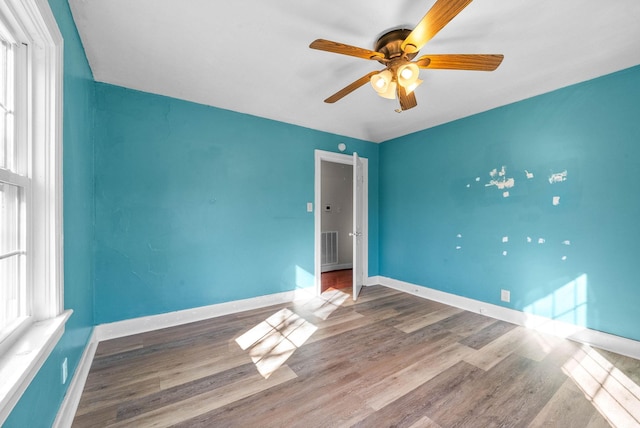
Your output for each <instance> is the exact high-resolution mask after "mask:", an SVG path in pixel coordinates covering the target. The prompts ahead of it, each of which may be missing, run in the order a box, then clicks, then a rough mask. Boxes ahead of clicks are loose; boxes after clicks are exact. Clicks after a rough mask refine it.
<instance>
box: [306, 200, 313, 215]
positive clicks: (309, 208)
mask: <svg viewBox="0 0 640 428" xmlns="http://www.w3.org/2000/svg"><path fill="white" fill-rule="evenodd" d="M307 212H308V213H312V212H313V202H307Z"/></svg>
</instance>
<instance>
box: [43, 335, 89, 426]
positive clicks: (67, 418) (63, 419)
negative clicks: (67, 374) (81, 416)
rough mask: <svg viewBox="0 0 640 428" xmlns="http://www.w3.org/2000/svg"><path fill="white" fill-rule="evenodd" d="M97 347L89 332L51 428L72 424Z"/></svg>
mask: <svg viewBox="0 0 640 428" xmlns="http://www.w3.org/2000/svg"><path fill="white" fill-rule="evenodd" d="M97 347H98V341H97V340H96V332H95V329H94V330H93V331H92V332H91V337H90V338H89V342H88V343H87V346H86V347H85V348H84V352H83V353H82V357H81V358H80V361H79V362H78V367H76V371H75V373H74V375H73V378H72V379H71V383H70V384H69V388H68V389H67V393H66V394H65V396H64V399H63V400H62V404H61V405H60V408H59V409H58V414H57V415H56V420H55V421H54V422H53V428H67V427H70V426H71V424H72V423H73V418H74V417H75V415H76V411H77V410H78V404H79V403H80V397H81V396H82V391H83V390H84V384H85V383H86V381H87V376H88V375H89V369H90V368H91V363H92V362H93V356H94V355H95V353H96V348H97Z"/></svg>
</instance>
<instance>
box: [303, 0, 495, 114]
mask: <svg viewBox="0 0 640 428" xmlns="http://www.w3.org/2000/svg"><path fill="white" fill-rule="evenodd" d="M471 1H472V0H436V2H435V4H434V5H433V7H431V9H429V11H428V12H427V14H426V15H425V16H424V17H423V18H422V20H421V21H420V22H419V23H418V25H417V26H416V27H415V28H414V29H413V30H408V29H404V28H403V29H395V30H391V31H389V32H387V33H385V34H383V35H382V36H380V38H379V39H378V41H377V42H376V44H375V47H374V49H375V51H372V50H368V49H363V48H359V47H356V46H350V45H345V44H342V43H338V42H332V41H330V40H324V39H317V40H314V41H313V42H312V43H311V44H310V45H309V47H310V48H312V49H318V50H321V51H328V52H333V53H338V54H342V55H349V56H354V57H357V58H363V59H368V60H375V61H378V62H380V63H381V64H383V65H384V66H385V67H386V68H385V69H384V70H382V71H372V72H371V73H368V74H366V75H364V76H362V77H361V78H359V79H358V80H356V81H355V82H353V83H351V84H350V85H347V86H346V87H344V88H342V89H340V90H339V91H338V92H336V93H335V94H333V95H331V96H330V97H329V98H327V99H326V100H324V102H326V103H335V102H336V101H338V100H340V99H341V98H343V97H345V96H346V95H348V94H350V93H351V92H353V91H355V90H356V89H358V88H359V87H361V86H362V85H364V84H365V83H367V82H370V83H371V85H372V86H373V89H375V91H376V92H377V93H378V95H380V96H381V97H384V98H389V99H395V98H396V96H397V98H398V100H399V102H400V109H401V110H400V111H402V110H409V109H411V108H413V107H415V106H417V105H418V103H417V101H416V96H415V93H414V89H415V88H417V87H418V85H420V84H421V83H422V80H420V78H419V72H420V69H421V68H425V69H448V70H479V71H493V70H495V69H496V68H498V66H499V65H500V63H501V62H502V59H503V58H504V55H493V54H444V55H443V54H439V55H423V56H421V57H420V58H418V59H417V60H416V61H412V60H413V59H414V58H415V57H416V56H417V55H418V51H419V50H420V49H422V47H423V46H424V45H425V44H426V43H427V42H428V41H429V40H431V39H432V38H433V36H435V35H436V34H437V33H438V32H439V31H440V30H441V29H442V28H444V26H445V25H447V24H448V23H449V21H451V20H452V19H453V18H454V17H455V16H456V15H458V14H459V13H460V12H461V11H462V10H463V9H464V8H465V7H467V5H469V3H471Z"/></svg>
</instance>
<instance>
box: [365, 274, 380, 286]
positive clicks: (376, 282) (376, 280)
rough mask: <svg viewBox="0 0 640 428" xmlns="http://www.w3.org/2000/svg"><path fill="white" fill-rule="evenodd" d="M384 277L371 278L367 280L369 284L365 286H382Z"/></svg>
mask: <svg viewBox="0 0 640 428" xmlns="http://www.w3.org/2000/svg"><path fill="white" fill-rule="evenodd" d="M380 281H382V277H381V276H377V275H376V276H370V277H369V278H367V282H366V283H365V285H367V286H368V285H382V282H380Z"/></svg>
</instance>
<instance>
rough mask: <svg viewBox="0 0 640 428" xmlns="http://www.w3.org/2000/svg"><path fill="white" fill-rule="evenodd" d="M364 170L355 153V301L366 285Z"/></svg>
mask: <svg viewBox="0 0 640 428" xmlns="http://www.w3.org/2000/svg"><path fill="white" fill-rule="evenodd" d="M363 170H364V168H363V166H362V161H361V160H360V158H359V157H358V154H357V153H356V152H353V232H352V234H351V236H352V237H353V300H356V299H357V298H358V294H360V290H361V289H362V286H363V284H364V257H363V255H364V252H363V224H364V221H363V219H364V214H363V213H364V206H363V205H364V204H363V195H364V189H363V184H364V172H363Z"/></svg>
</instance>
